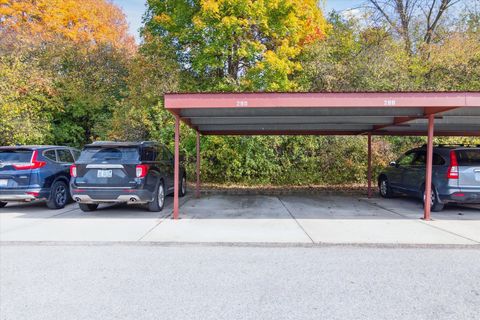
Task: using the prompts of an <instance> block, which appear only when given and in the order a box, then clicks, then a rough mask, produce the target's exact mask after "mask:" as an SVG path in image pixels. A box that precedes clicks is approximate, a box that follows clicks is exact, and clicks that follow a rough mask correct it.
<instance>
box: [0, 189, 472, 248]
mask: <svg viewBox="0 0 480 320" xmlns="http://www.w3.org/2000/svg"><path fill="white" fill-rule="evenodd" d="M167 200H168V201H167V206H166V208H165V209H164V211H163V212H161V213H152V212H148V211H145V209H143V208H140V207H135V206H132V207H129V206H103V207H101V208H100V210H98V211H95V212H90V213H84V212H82V211H81V210H80V209H79V208H78V206H77V205H76V204H72V205H69V206H67V207H66V208H65V209H62V210H59V211H52V210H48V209H46V208H45V207H44V206H43V205H42V204H17V205H10V204H9V205H8V206H7V207H5V208H3V209H0V241H2V242H25V241H32V242H38V241H40V242H49V241H53V242H97V241H99V242H135V243H142V242H159V243H220V244H222V243H223V244H226V243H229V244H231V243H237V244H238V243H245V244H297V245H312V244H314V245H315V244H379V245H380V244H382V245H472V246H475V245H480V207H478V206H477V207H474V206H472V207H449V208H447V209H446V210H445V211H443V212H441V213H434V214H433V219H434V220H433V221H423V220H421V219H420V218H421V216H422V204H421V203H420V202H418V201H415V200H410V199H404V198H397V199H388V200H387V199H379V198H374V199H366V198H363V197H355V196H347V195H343V196H342V195H307V196H299V195H282V196H266V195H264V196H262V195H248V196H242V195H230V196H229V195H208V196H204V197H202V198H200V199H194V198H192V197H189V196H187V197H185V198H182V200H181V215H180V216H181V219H180V220H178V221H175V220H172V219H171V217H170V213H171V210H172V198H168V199H167Z"/></svg>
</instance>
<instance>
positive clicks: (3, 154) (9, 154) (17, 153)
mask: <svg viewBox="0 0 480 320" xmlns="http://www.w3.org/2000/svg"><path fill="white" fill-rule="evenodd" d="M31 160H32V151H31V150H0V162H30V161H31Z"/></svg>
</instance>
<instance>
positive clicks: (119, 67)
mask: <svg viewBox="0 0 480 320" xmlns="http://www.w3.org/2000/svg"><path fill="white" fill-rule="evenodd" d="M127 29H128V25H127V23H126V19H125V16H124V14H123V12H122V11H121V10H120V9H119V8H118V7H117V6H115V5H114V4H112V3H111V2H110V1H106V0H82V1H76V0H0V39H1V40H0V55H1V60H0V69H1V70H2V71H3V72H2V73H3V74H2V75H3V76H2V77H1V78H0V88H6V90H5V91H3V93H5V95H2V99H0V108H1V110H5V113H3V112H2V113H3V114H8V115H11V117H10V118H8V119H10V120H8V121H7V122H6V124H5V127H7V128H10V129H9V131H8V133H9V135H10V136H15V134H16V135H17V136H18V135H19V134H20V133H21V134H20V135H21V136H22V139H20V140H19V139H17V138H9V137H7V133H5V135H6V136H5V137H3V136H2V139H0V140H2V141H3V143H58V144H70V145H76V146H81V145H83V144H84V143H86V142H89V141H91V140H92V139H97V138H104V137H106V135H107V131H108V127H109V122H110V121H111V118H112V116H111V115H112V113H113V109H114V108H115V107H116V105H117V103H118V101H119V100H120V99H121V97H122V92H123V90H124V88H125V78H126V75H127V74H126V65H127V63H128V61H129V60H130V59H131V57H132V56H133V55H134V54H135V52H136V47H135V43H134V39H133V37H132V36H131V35H129V34H128V32H127ZM52 104H54V107H53V106H52ZM15 119H17V120H16V121H14V120H15ZM22 120H26V121H22ZM23 128H34V129H32V130H23ZM13 132H15V134H14V133H13ZM2 134H4V133H2ZM12 134H13V135H12Z"/></svg>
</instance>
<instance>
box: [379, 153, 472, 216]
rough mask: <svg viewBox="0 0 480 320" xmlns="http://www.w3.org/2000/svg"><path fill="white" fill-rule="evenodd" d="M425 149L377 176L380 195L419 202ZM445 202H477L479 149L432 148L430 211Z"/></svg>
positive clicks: (422, 192) (403, 159) (423, 179)
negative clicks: (403, 197)
mask: <svg viewBox="0 0 480 320" xmlns="http://www.w3.org/2000/svg"><path fill="white" fill-rule="evenodd" d="M426 157H427V156H426V147H425V146H424V147H422V148H417V149H413V150H410V151H408V152H407V153H405V154H404V155H403V156H401V157H400V159H398V160H397V161H394V162H391V163H390V167H389V168H386V169H385V170H384V171H383V172H382V173H380V175H379V177H378V186H379V189H380V195H381V196H382V197H385V198H389V197H392V196H393V195H394V194H395V193H402V194H407V195H411V196H414V197H418V198H421V199H423V198H424V193H425V163H426ZM446 203H480V146H479V147H467V146H465V145H455V146H450V145H438V146H435V147H434V149H433V170H432V194H431V204H432V211H441V210H442V209H443V208H444V206H445V204H446Z"/></svg>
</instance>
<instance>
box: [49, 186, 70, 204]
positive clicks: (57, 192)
mask: <svg viewBox="0 0 480 320" xmlns="http://www.w3.org/2000/svg"><path fill="white" fill-rule="evenodd" d="M67 201H68V186H67V184H66V183H65V182H63V181H56V182H54V183H53V185H52V188H51V191H50V196H49V197H48V200H47V207H49V208H50V209H62V208H63V207H65V205H66V204H67Z"/></svg>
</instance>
